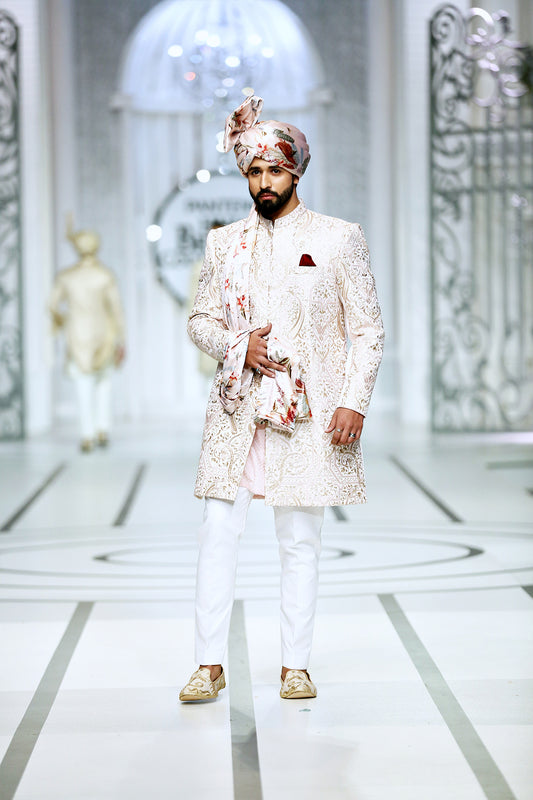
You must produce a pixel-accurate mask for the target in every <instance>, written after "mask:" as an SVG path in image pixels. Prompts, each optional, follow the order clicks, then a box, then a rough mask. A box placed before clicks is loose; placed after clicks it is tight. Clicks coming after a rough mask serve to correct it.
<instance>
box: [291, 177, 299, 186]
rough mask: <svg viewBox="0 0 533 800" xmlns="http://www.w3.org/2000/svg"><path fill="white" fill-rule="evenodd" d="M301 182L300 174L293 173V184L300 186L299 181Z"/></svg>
mask: <svg viewBox="0 0 533 800" xmlns="http://www.w3.org/2000/svg"><path fill="white" fill-rule="evenodd" d="M299 182H300V178H299V176H298V175H293V176H292V185H293V186H298V183H299Z"/></svg>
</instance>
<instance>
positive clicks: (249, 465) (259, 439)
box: [240, 427, 266, 497]
mask: <svg viewBox="0 0 533 800" xmlns="http://www.w3.org/2000/svg"><path fill="white" fill-rule="evenodd" d="M265 430H266V429H265V428H264V427H263V428H256V429H255V434H254V438H253V439H252V444H251V447H250V450H249V452H248V458H247V459H246V464H245V465H244V472H243V474H242V478H241V483H240V485H241V486H244V488H245V489H248V490H249V491H250V492H253V493H254V497H264V496H265V442H266V434H265Z"/></svg>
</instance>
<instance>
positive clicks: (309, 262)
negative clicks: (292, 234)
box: [299, 253, 316, 267]
mask: <svg viewBox="0 0 533 800" xmlns="http://www.w3.org/2000/svg"><path fill="white" fill-rule="evenodd" d="M299 266H300V267H316V264H315V262H314V261H313V259H312V258H311V256H310V255H309V254H308V253H304V254H303V256H302V257H301V259H300V264H299Z"/></svg>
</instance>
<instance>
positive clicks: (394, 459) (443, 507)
mask: <svg viewBox="0 0 533 800" xmlns="http://www.w3.org/2000/svg"><path fill="white" fill-rule="evenodd" d="M390 460H391V461H392V463H393V464H395V465H396V466H397V467H398V469H399V470H400V471H401V472H403V474H404V475H405V476H406V477H407V478H409V480H410V481H411V483H414V485H415V486H416V487H417V488H418V489H420V491H421V492H423V493H424V494H425V495H426V497H428V498H429V499H430V500H431V502H432V503H434V504H435V505H436V506H437V508H440V510H441V511H442V512H443V513H444V514H446V516H447V517H448V519H450V520H451V521H452V522H463V520H462V519H461V517H458V516H457V514H456V513H455V512H454V511H452V510H451V508H450V507H449V506H447V505H446V503H443V501H442V500H441V499H440V498H438V497H437V495H436V494H434V493H433V492H432V491H431V489H429V488H428V487H427V486H426V485H425V484H423V483H422V481H419V480H418V478H417V477H416V475H414V474H413V473H412V472H411V471H410V470H409V469H407V467H406V466H405V464H402V462H401V461H400V459H399V458H397V457H396V456H390Z"/></svg>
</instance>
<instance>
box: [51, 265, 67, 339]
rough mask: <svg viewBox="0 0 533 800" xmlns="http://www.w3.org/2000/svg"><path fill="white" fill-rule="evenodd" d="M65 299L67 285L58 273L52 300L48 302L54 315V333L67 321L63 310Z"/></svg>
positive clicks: (53, 287) (52, 315)
mask: <svg viewBox="0 0 533 800" xmlns="http://www.w3.org/2000/svg"><path fill="white" fill-rule="evenodd" d="M64 300H65V287H64V286H63V281H62V280H61V277H60V276H59V275H56V278H55V281H54V285H53V286H52V292H51V294H50V300H49V302H48V309H49V311H50V315H51V317H52V333H53V334H55V333H57V331H58V330H59V329H60V328H62V327H63V324H64V322H65V317H64V314H63V313H62V312H61V305H62V303H63V301H64Z"/></svg>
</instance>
